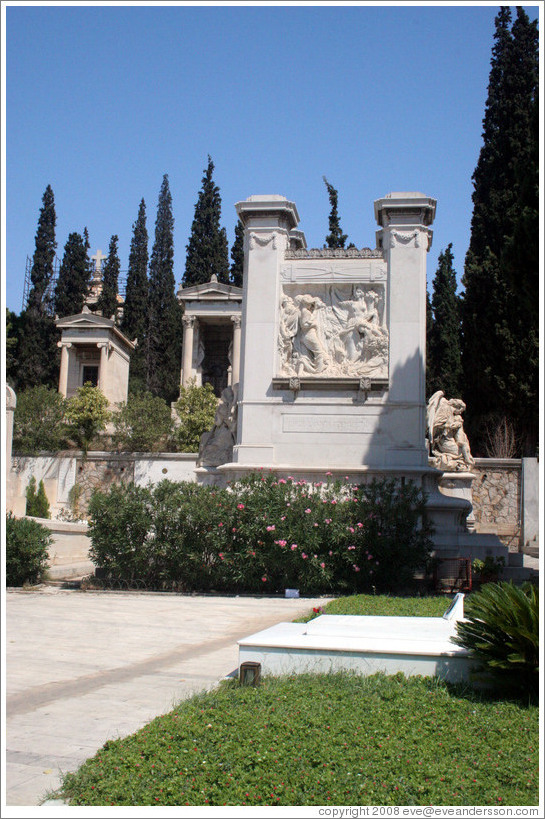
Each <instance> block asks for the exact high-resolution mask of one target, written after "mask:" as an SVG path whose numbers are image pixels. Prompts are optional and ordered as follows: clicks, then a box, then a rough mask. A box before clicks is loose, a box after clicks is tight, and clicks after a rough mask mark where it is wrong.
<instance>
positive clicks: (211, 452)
mask: <svg viewBox="0 0 545 819" xmlns="http://www.w3.org/2000/svg"><path fill="white" fill-rule="evenodd" d="M237 400H238V384H235V385H234V386H233V387H226V389H224V390H223V392H222V394H221V397H220V400H219V403H218V408H217V410H216V415H215V418H214V426H213V428H212V429H211V431H210V432H203V434H202V435H201V441H200V445H199V457H198V458H197V466H219V465H220V464H225V463H227V462H228V461H230V460H231V458H232V457H233V446H234V445H235V444H236V438H237Z"/></svg>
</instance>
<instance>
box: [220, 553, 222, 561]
mask: <svg viewBox="0 0 545 819" xmlns="http://www.w3.org/2000/svg"><path fill="white" fill-rule="evenodd" d="M220 560H223V552H220Z"/></svg>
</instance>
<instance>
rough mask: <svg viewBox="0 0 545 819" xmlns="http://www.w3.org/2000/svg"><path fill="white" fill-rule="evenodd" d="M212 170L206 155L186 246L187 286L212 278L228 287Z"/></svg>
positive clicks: (224, 235)
mask: <svg viewBox="0 0 545 819" xmlns="http://www.w3.org/2000/svg"><path fill="white" fill-rule="evenodd" d="M213 171H214V163H213V162H212V159H211V158H210V155H209V156H208V167H207V168H206V170H205V172H204V176H203V178H202V189H201V191H200V192H199V198H198V200H197V204H196V205H195V216H194V218H193V224H192V226H191V236H190V237H189V242H188V244H187V246H186V249H187V258H186V264H185V275H184V280H183V283H184V285H186V286H187V285H191V284H204V283H205V282H209V281H210V279H211V277H212V276H213V275H215V276H216V277H217V279H218V281H219V282H223V283H224V284H229V260H228V244H227V233H226V231H225V228H220V218H221V196H220V190H219V188H218V186H217V185H215V184H214V181H213V179H212V173H213Z"/></svg>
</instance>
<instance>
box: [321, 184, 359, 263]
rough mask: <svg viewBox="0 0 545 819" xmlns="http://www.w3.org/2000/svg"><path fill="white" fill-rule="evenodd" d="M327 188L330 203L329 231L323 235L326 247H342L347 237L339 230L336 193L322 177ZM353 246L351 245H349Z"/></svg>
mask: <svg viewBox="0 0 545 819" xmlns="http://www.w3.org/2000/svg"><path fill="white" fill-rule="evenodd" d="M322 178H323V180H324V183H325V186H326V188H327V192H328V194H329V204H330V205H331V211H330V213H329V233H328V235H327V236H326V237H325V240H326V243H327V247H337V248H344V243H345V242H346V240H347V239H348V236H347V234H346V233H343V232H342V230H341V223H340V219H339V212H338V209H337V208H338V193H337V191H336V190H335V188H334V187H333V185H331V184H330V183H329V182H328V181H327V179H326V178H325V176H324V177H322ZM351 247H353V245H351Z"/></svg>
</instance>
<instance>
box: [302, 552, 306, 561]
mask: <svg viewBox="0 0 545 819" xmlns="http://www.w3.org/2000/svg"><path fill="white" fill-rule="evenodd" d="M301 557H302V558H303V560H306V559H307V557H308V555H306V554H305V553H304V552H301Z"/></svg>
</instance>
